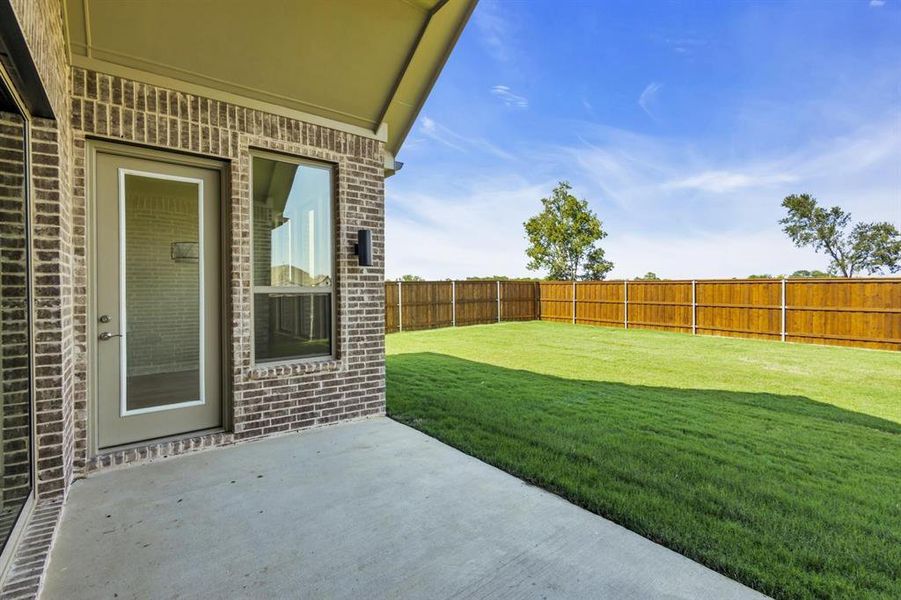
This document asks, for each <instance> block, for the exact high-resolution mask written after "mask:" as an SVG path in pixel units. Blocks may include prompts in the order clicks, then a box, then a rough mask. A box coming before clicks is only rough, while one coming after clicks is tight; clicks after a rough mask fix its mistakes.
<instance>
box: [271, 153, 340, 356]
mask: <svg viewBox="0 0 901 600" xmlns="http://www.w3.org/2000/svg"><path fill="white" fill-rule="evenodd" d="M332 179H333V177H332V169H331V167H329V166H327V165H320V164H316V163H307V162H299V161H298V162H292V161H290V160H287V159H285V160H282V159H279V158H276V157H273V156H270V155H260V156H254V158H253V311H254V354H255V357H254V358H255V361H256V362H263V363H264V362H273V361H286V360H292V359H303V358H313V357H327V356H332V355H333V354H334V340H333V322H332V319H333V315H332V312H333V307H334V288H333V285H334V234H333V232H334V229H335V226H334V215H333V190H332Z"/></svg>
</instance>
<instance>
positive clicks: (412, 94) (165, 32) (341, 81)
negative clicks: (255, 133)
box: [61, 0, 477, 171]
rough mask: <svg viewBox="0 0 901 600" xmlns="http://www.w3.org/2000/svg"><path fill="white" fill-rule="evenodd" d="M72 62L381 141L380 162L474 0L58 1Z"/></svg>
mask: <svg viewBox="0 0 901 600" xmlns="http://www.w3.org/2000/svg"><path fill="white" fill-rule="evenodd" d="M61 1H62V2H63V7H64V10H65V15H66V27H67V36H68V42H69V50H70V54H71V60H72V64H73V65H76V66H82V67H86V68H89V69H93V70H96V71H99V72H103V73H109V74H113V75H119V76H123V77H133V78H138V79H141V80H143V81H147V82H148V83H154V84H157V85H166V86H169V87H173V88H174V89H178V90H181V91H185V92H187V93H194V94H201V95H206V96H210V97H215V98H218V99H221V100H226V101H229V102H237V103H241V104H244V105H248V104H249V105H251V106H255V107H259V108H262V109H264V110H269V111H270V112H275V113H277V114H285V115H287V116H296V117H300V118H304V119H306V120H312V121H314V122H319V123H322V124H327V125H330V126H333V127H336V128H338V129H342V130H345V131H351V132H354V133H357V134H361V135H367V136H369V137H375V138H378V139H381V140H383V141H384V142H385V144H386V150H387V154H388V155H389V156H388V157H386V168H388V167H391V168H388V170H389V171H393V170H394V168H393V166H392V165H393V159H394V156H395V155H396V154H397V152H398V151H399V150H400V147H401V144H402V143H403V141H404V138H405V137H406V135H407V133H408V132H409V130H410V127H411V126H412V125H413V121H414V120H415V119H416V116H417V115H418V113H419V110H420V109H421V108H422V105H423V103H424V102H425V99H426V97H427V96H428V94H429V91H430V90H431V88H432V85H433V84H434V82H435V80H436V78H437V77H438V74H439V73H440V71H441V69H442V67H443V66H444V63H445V61H446V60H447V57H448V56H449V54H450V52H451V50H452V49H453V47H454V44H455V43H456V41H457V38H458V37H459V35H460V33H461V32H462V30H463V27H464V26H465V25H466V22H467V21H468V19H469V16H470V14H472V11H473V9H474V8H475V4H476V2H477V0H341V1H339V2H335V1H330V0H255V1H254V2H248V1H247V0H180V1H179V2H135V1H132V2H123V1H121V0H61Z"/></svg>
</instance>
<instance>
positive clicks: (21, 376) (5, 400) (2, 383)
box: [0, 112, 31, 542]
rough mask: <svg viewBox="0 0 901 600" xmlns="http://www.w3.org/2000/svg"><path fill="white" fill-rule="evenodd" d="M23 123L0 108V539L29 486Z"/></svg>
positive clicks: (20, 118)
mask: <svg viewBox="0 0 901 600" xmlns="http://www.w3.org/2000/svg"><path fill="white" fill-rule="evenodd" d="M27 243H28V241H27V236H26V221H25V123H24V121H23V119H22V117H21V116H19V115H18V114H11V113H4V112H0V542H2V540H5V539H6V536H7V535H8V534H9V532H10V530H11V529H12V525H13V524H14V522H15V519H16V516H17V515H18V514H19V509H21V508H22V504H23V502H24V501H25V497H26V496H27V495H28V491H29V490H30V489H31V482H30V476H29V474H30V470H31V454H30V448H29V444H28V436H29V432H30V429H31V424H30V419H29V410H28V407H29V403H30V402H31V396H30V394H29V377H28V370H29V369H28V360H29V359H28V357H29V342H28V281H27V277H28V275H27Z"/></svg>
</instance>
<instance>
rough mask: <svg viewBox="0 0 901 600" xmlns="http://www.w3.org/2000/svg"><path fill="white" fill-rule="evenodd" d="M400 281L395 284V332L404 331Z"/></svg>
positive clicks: (402, 298)
mask: <svg viewBox="0 0 901 600" xmlns="http://www.w3.org/2000/svg"><path fill="white" fill-rule="evenodd" d="M400 283H401V282H400V280H398V282H397V330H398V331H403V330H404V295H403V292H401V285H400Z"/></svg>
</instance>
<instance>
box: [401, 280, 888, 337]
mask: <svg viewBox="0 0 901 600" xmlns="http://www.w3.org/2000/svg"><path fill="white" fill-rule="evenodd" d="M385 299H386V302H385V325H386V330H387V331H388V332H389V333H390V332H393V331H399V330H412V329H429V328H434V327H450V326H455V325H471V324H476V323H492V322H497V321H513V320H533V319H542V320H545V321H561V322H568V323H577V324H585V325H601V326H608V327H623V328H630V327H631V328H638V329H659V330H664V331H674V332H680V333H690V334H695V335H723V336H735V337H746V338H759V339H769V340H782V341H790V342H807V343H815V344H834V345H843V346H859V347H865V348H880V349H887V350H901V279H875V278H874V279H787V280H786V279H782V280H780V279H723V280H697V281H579V282H575V283H574V282H571V281H541V282H511V281H500V282H496V281H490V282H488V281H477V282H473V281H465V282H461V281H457V282H453V281H430V282H411V283H402V284H401V283H396V282H388V283H386V284H385Z"/></svg>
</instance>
